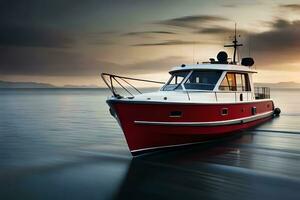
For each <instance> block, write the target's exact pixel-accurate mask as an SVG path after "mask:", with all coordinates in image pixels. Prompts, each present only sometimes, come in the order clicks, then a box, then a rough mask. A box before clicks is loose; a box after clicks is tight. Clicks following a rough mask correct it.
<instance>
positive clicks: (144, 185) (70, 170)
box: [0, 89, 300, 200]
mask: <svg viewBox="0 0 300 200" xmlns="http://www.w3.org/2000/svg"><path fill="white" fill-rule="evenodd" d="M109 95H110V93H109V91H108V90H105V89H0V199H1V200H2V199H3V200H6V199H26V200H27V199H43V200H47V199H49V200H50V199H51V200H53V199H55V200H58V199H72V200H73V199H100V200H109V199H151V200H152V199H231V200H232V199H239V200H240V199H249V200H250V199H251V200H253V199H299V198H300V106H299V102H300V89H273V90H271V97H272V98H273V99H274V102H275V104H276V107H279V108H281V110H282V114H281V116H280V117H278V118H274V119H272V120H270V121H268V122H266V123H264V124H263V125H261V126H258V127H256V128H254V129H251V130H247V131H243V132H240V133H237V134H236V135H235V136H234V137H231V138H227V139H224V140H222V141H218V142H215V143H209V144H205V145H197V146H193V147H186V148H182V149H178V150H172V151H166V152H161V153H156V154H150V155H145V156H139V157H135V158H133V157H132V156H131V155H130V153H129V150H128V147H127V144H126V141H125V138H124V135H123V133H122V130H121V129H120V127H119V126H118V124H117V122H116V120H115V119H114V118H112V117H111V116H110V114H109V111H108V106H107V105H106V103H105V100H106V98H107V96H109Z"/></svg>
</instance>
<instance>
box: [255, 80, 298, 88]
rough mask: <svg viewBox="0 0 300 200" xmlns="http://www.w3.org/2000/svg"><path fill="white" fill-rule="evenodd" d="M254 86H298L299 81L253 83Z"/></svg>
mask: <svg viewBox="0 0 300 200" xmlns="http://www.w3.org/2000/svg"><path fill="white" fill-rule="evenodd" d="M255 86H260V87H270V88H300V83H296V82H293V81H289V82H279V83H255Z"/></svg>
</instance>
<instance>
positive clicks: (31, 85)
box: [0, 80, 56, 88]
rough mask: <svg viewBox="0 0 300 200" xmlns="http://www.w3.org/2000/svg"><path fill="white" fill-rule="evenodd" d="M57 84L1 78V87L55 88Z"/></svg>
mask: <svg viewBox="0 0 300 200" xmlns="http://www.w3.org/2000/svg"><path fill="white" fill-rule="evenodd" d="M55 87H56V86H54V85H51V84H48V83H36V82H9V81H1V80H0V88H55Z"/></svg>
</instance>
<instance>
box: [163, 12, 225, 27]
mask: <svg viewBox="0 0 300 200" xmlns="http://www.w3.org/2000/svg"><path fill="white" fill-rule="evenodd" d="M224 21H228V19H227V18H225V17H221V16H215V15H191V16H184V17H178V18H173V19H167V20H162V21H159V22H157V24H162V25H168V26H177V27H182V28H199V27H200V26H201V25H203V24H208V23H213V22H224Z"/></svg>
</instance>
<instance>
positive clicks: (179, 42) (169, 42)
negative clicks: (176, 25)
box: [132, 40, 219, 46]
mask: <svg viewBox="0 0 300 200" xmlns="http://www.w3.org/2000/svg"><path fill="white" fill-rule="evenodd" d="M194 44H219V43H217V42H216V41H206V42H201V41H200V42H199V41H183V40H167V41H163V42H157V43H141V44H134V45H132V46H171V45H194Z"/></svg>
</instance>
